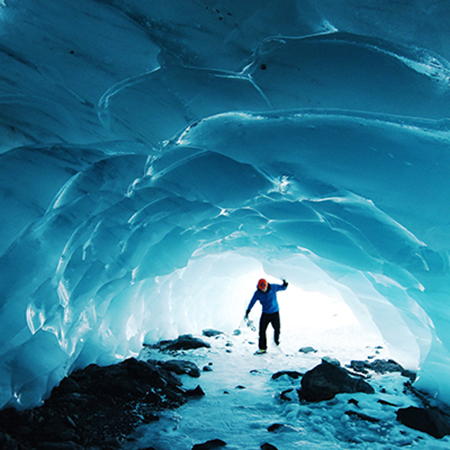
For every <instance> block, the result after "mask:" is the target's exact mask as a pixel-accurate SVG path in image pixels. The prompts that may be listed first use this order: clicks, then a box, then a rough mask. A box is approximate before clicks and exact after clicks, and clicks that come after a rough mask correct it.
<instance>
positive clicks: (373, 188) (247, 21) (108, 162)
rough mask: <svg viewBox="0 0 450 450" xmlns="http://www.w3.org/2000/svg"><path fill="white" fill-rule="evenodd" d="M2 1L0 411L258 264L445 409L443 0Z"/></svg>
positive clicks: (199, 303) (236, 282)
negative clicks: (354, 326)
mask: <svg viewBox="0 0 450 450" xmlns="http://www.w3.org/2000/svg"><path fill="white" fill-rule="evenodd" d="M372 3H373V2H369V4H368V2H367V1H365V2H357V1H351V0H348V1H347V2H345V4H341V5H340V7H339V8H338V9H336V7H335V6H334V2H328V1H327V0H318V1H315V2H311V3H309V2H308V1H300V0H299V1H294V0H292V1H290V0H278V1H269V0H262V1H261V0H260V1H258V2H254V1H246V2H240V3H237V2H231V3H230V2H222V1H219V0H203V1H196V2H190V1H186V0H178V1H175V0H174V1H171V2H162V1H161V2H160V1H155V2H144V3H143V2H138V1H121V0H117V1H114V0H111V1H106V0H104V1H95V2H94V1H92V0H81V1H78V2H75V3H74V2H71V1H65V0H61V1H59V2H50V1H48V0H33V1H31V0H30V1H28V0H21V1H18V0H17V1H15V0H5V1H3V2H2V3H1V6H0V25H1V28H0V29H1V30H2V32H1V35H0V39H1V43H0V62H1V65H2V77H1V80H0V106H1V107H0V127H1V130H2V135H3V139H2V143H1V147H0V148H1V152H2V153H1V154H0V172H1V178H0V193H1V196H0V199H1V200H0V201H1V208H2V212H3V213H2V215H1V217H0V225H1V229H2V234H1V238H0V252H1V255H2V256H1V257H0V302H1V306H0V356H1V359H0V361H1V362H0V406H3V405H6V404H9V405H14V406H17V407H29V406H32V405H36V404H38V403H39V402H40V401H41V400H42V398H44V397H45V395H47V394H48V392H49V390H50V389H51V388H52V387H53V386H54V385H55V384H57V383H58V382H59V380H60V379H61V378H62V377H63V376H64V375H65V374H66V373H68V372H70V371H71V370H74V369H76V368H79V367H83V366H85V365H87V364H89V363H91V362H97V363H100V364H106V363H110V362H113V361H117V360H120V359H123V358H125V357H127V356H129V355H132V354H136V353H138V352H139V350H140V348H141V345H142V343H143V342H144V341H146V342H154V341H156V340H158V339H160V338H171V337H175V336H177V335H178V334H181V333H189V332H190V333H197V332H200V331H201V330H202V328H207V327H216V328H220V329H223V330H225V331H231V330H232V329H233V328H234V327H235V326H236V324H237V323H239V321H240V320H241V318H242V314H243V312H244V308H245V306H246V304H247V301H248V299H249V296H250V295H251V293H252V291H253V289H254V279H253V278H252V277H254V275H255V273H260V272H262V271H265V272H266V273H269V274H271V275H273V276H275V277H286V278H288V279H289V281H290V283H291V284H292V285H294V286H298V287H301V288H302V289H304V290H310V291H314V290H320V291H322V292H324V293H327V292H330V293H333V294H334V295H338V296H339V297H340V298H342V299H343V300H345V301H346V302H347V303H348V304H349V305H350V306H351V308H352V309H353V311H354V313H355V314H356V316H357V317H358V319H359V320H360V322H361V323H362V324H363V325H364V327H366V329H367V330H369V329H377V330H378V331H379V332H380V333H381V334H382V336H383V338H384V339H385V341H386V345H388V346H389V347H390V348H391V350H392V351H393V352H394V353H395V354H397V355H398V356H399V358H400V360H401V362H403V363H405V362H406V363H407V364H415V363H416V364H417V363H418V364H420V369H421V371H420V378H419V380H418V381H417V385H418V387H420V388H422V389H425V390H428V391H429V392H431V393H432V394H434V395H436V396H438V397H440V398H441V399H442V400H444V401H446V402H450V385H449V383H448V379H449V375H450V366H449V346H450V334H449V333H448V331H447V330H448V321H449V317H448V316H449V314H450V308H449V306H448V305H449V294H450V292H449V283H448V281H449V260H448V248H449V242H450V233H449V222H448V220H449V219H448V218H449V208H450V207H449V202H448V195H449V187H448V179H449V172H450V160H449V158H450V156H449V141H450V136H449V122H448V119H447V118H448V111H449V109H450V106H449V105H450V102H449V89H450V88H449V86H450V85H449V79H450V66H449V63H448V61H447V59H446V58H448V56H449V48H448V44H447V43H448V42H449V39H448V33H449V31H448V27H447V26H446V24H447V23H448V21H447V19H448V15H449V12H448V8H447V6H446V4H445V2H437V1H436V2H432V3H430V2H414V5H413V4H412V3H411V4H409V3H405V4H402V11H401V12H402V14H399V13H398V9H396V8H399V6H398V5H397V4H393V5H392V4H391V2H387V1H386V2H384V1H381V2H379V1H377V2H376V4H375V3H373V4H372Z"/></svg>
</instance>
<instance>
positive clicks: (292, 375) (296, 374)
mask: <svg viewBox="0 0 450 450" xmlns="http://www.w3.org/2000/svg"><path fill="white" fill-rule="evenodd" d="M283 375H287V376H288V377H290V378H294V380H297V379H299V378H300V377H301V376H302V374H301V373H300V372H296V371H295V370H281V371H280V372H277V373H274V374H273V375H272V380H277V379H278V378H280V377H282V376H283Z"/></svg>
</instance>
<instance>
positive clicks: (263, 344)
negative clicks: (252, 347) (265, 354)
mask: <svg viewBox="0 0 450 450" xmlns="http://www.w3.org/2000/svg"><path fill="white" fill-rule="evenodd" d="M269 323H270V315H269V314H265V313H262V314H261V319H260V320H259V349H260V350H267V339H266V330H267V327H268V326H269Z"/></svg>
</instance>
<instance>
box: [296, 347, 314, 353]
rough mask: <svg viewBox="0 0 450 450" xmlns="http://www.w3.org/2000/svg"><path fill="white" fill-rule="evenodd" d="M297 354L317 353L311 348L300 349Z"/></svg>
mask: <svg viewBox="0 0 450 450" xmlns="http://www.w3.org/2000/svg"><path fill="white" fill-rule="evenodd" d="M299 352H300V353H305V354H308V353H317V350H316V349H315V348H313V347H302V348H301V349H300V350H299Z"/></svg>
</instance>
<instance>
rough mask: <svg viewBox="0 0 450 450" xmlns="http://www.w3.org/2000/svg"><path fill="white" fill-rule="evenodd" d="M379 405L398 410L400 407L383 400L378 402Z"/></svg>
mask: <svg viewBox="0 0 450 450" xmlns="http://www.w3.org/2000/svg"><path fill="white" fill-rule="evenodd" d="M377 403H379V404H380V405H385V406H394V407H396V408H398V405H394V403H390V402H387V401H386V400H382V399H380V400H378V401H377Z"/></svg>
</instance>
